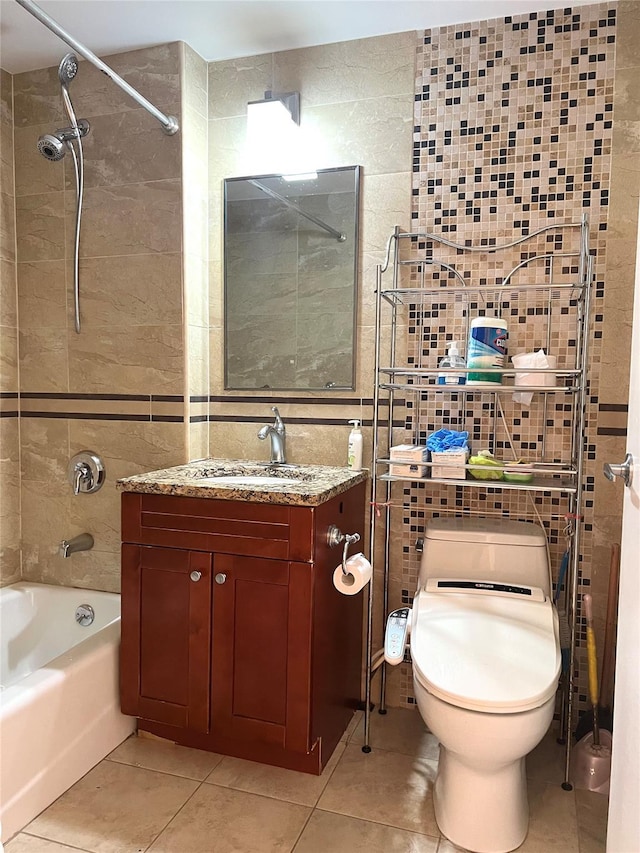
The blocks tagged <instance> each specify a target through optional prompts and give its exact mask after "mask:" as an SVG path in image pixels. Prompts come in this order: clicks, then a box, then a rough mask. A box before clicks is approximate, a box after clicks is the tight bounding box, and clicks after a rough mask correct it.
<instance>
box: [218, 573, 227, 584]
mask: <svg viewBox="0 0 640 853" xmlns="http://www.w3.org/2000/svg"><path fill="white" fill-rule="evenodd" d="M226 579H227V576H226V575H225V573H224V572H218V574H217V575H216V577H215V581H216V583H220V584H223V583H224V582H225V581H226Z"/></svg>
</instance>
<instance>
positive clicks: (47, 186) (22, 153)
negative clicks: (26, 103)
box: [15, 123, 88, 196]
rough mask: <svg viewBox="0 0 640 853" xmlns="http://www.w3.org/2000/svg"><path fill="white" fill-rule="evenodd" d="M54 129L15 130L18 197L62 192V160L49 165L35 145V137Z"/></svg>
mask: <svg viewBox="0 0 640 853" xmlns="http://www.w3.org/2000/svg"><path fill="white" fill-rule="evenodd" d="M53 130H54V127H53V126H52V125H51V124H50V123H48V124H34V125H28V126H27V127H16V128H15V158H16V195H17V196H23V195H32V194H33V193H48V192H62V190H63V189H64V163H65V161H64V160H60V161H59V162H57V163H52V162H51V161H50V160H47V159H45V158H44V157H43V156H42V154H40V152H39V151H38V146H37V142H38V138H39V137H40V136H41V135H42V134H44V133H51V132H52V131H53ZM87 138H88V137H87ZM72 168H73V167H72Z"/></svg>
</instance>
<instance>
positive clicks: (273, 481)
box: [202, 474, 299, 486]
mask: <svg viewBox="0 0 640 853" xmlns="http://www.w3.org/2000/svg"><path fill="white" fill-rule="evenodd" d="M202 479H203V480H206V482H207V483H216V484H219V485H221V486H283V485H287V484H288V483H296V482H299V481H298V479H297V478H296V477H271V476H269V475H268V474H266V475H265V476H260V475H259V474H258V475H254V476H250V475H241V474H229V476H228V477H225V476H224V475H223V476H221V477H203V478H202Z"/></svg>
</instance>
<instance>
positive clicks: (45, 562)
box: [23, 527, 120, 593]
mask: <svg viewBox="0 0 640 853" xmlns="http://www.w3.org/2000/svg"><path fill="white" fill-rule="evenodd" d="M69 529H71V527H69ZM80 532H81V533H84V532H85V531H80ZM86 532H89V531H86ZM72 535H75V534H72ZM28 554H29V559H28V560H26V561H25V566H24V568H23V577H24V580H28V581H33V582H35V583H51V584H58V585H59V586H72V587H75V588H76V589H97V590H102V591H103V592H118V593H119V592H120V551H119V550H118V551H98V550H97V549H96V548H95V546H94V548H93V550H91V551H81V552H80V553H77V554H72V555H71V556H70V557H67V559H63V558H62V557H61V556H60V555H59V554H58V553H57V552H54V553H51V554H49V553H48V552H46V551H45V549H44V548H43V547H42V546H41V545H40V546H33V547H31V548H30V549H29V551H28Z"/></svg>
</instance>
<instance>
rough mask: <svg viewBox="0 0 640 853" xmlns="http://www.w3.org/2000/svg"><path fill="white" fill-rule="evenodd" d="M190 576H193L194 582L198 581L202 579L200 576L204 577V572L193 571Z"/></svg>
mask: <svg viewBox="0 0 640 853" xmlns="http://www.w3.org/2000/svg"><path fill="white" fill-rule="evenodd" d="M189 577H190V578H191V580H192V581H193V582H194V583H196V581H199V580H200V578H201V577H202V572H191V574H190V575H189Z"/></svg>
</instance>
